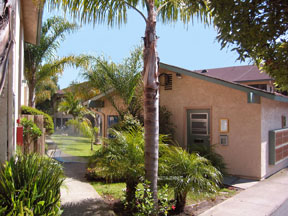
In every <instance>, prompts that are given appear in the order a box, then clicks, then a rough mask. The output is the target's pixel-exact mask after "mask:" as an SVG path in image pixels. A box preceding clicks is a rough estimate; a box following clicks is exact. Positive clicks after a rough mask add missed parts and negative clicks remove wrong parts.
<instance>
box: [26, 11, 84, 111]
mask: <svg viewBox="0 0 288 216" xmlns="http://www.w3.org/2000/svg"><path fill="white" fill-rule="evenodd" d="M76 29H77V25H76V24H73V23H69V22H68V21H65V20H64V19H63V18H60V17H52V18H49V19H47V21H46V22H45V23H44V25H43V26H42V29H41V39H40V44H39V45H33V44H28V43H26V44H25V51H24V52H25V70H24V75H25V78H26V80H27V82H28V83H27V84H28V87H29V102H28V104H29V106H32V107H35V102H36V100H35V89H36V88H37V87H39V85H41V84H42V82H43V81H44V80H47V79H49V77H51V76H54V75H56V74H59V73H62V72H63V70H64V67H65V66H67V65H69V66H71V65H73V66H76V67H78V66H84V65H85V63H86V60H87V58H86V56H67V57H63V58H57V57H56V55H55V52H56V50H57V49H58V48H59V46H60V42H61V41H63V40H64V39H65V33H71V32H73V31H75V30H76Z"/></svg>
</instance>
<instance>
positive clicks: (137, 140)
mask: <svg viewBox="0 0 288 216" xmlns="http://www.w3.org/2000/svg"><path fill="white" fill-rule="evenodd" d="M111 131H112V133H113V135H114V136H115V138H113V139H108V138H107V139H104V142H105V143H106V145H105V146H102V148H101V149H100V150H98V151H97V152H96V153H95V154H94V155H93V156H92V161H93V163H94V166H95V167H99V169H98V170H97V174H98V175H99V176H103V177H104V178H105V179H106V180H107V181H111V180H113V179H121V180H123V181H125V183H126V201H127V203H128V206H129V209H130V207H131V205H132V203H133V201H134V198H135V192H136V187H137V185H138V183H139V182H140V180H141V178H143V177H144V138H143V130H134V129H132V128H131V129H130V131H122V132H119V131H116V130H113V129H112V130H111ZM131 208H132V207H131Z"/></svg>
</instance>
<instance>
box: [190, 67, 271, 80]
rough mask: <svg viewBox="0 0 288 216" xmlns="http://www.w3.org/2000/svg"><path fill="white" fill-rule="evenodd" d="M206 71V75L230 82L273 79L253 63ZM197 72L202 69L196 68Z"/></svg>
mask: <svg viewBox="0 0 288 216" xmlns="http://www.w3.org/2000/svg"><path fill="white" fill-rule="evenodd" d="M206 71H207V72H206V73H204V74H205V75H209V76H212V77H215V78H219V79H223V80H227V81H230V82H248V81H262V80H272V78H271V77H270V76H269V75H268V74H266V73H265V72H262V71H260V70H259V69H258V68H257V66H253V65H245V66H234V67H224V68H215V69H207V70H206ZM196 72H197V73H202V70H196Z"/></svg>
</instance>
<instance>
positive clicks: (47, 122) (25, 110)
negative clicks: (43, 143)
mask: <svg viewBox="0 0 288 216" xmlns="http://www.w3.org/2000/svg"><path fill="white" fill-rule="evenodd" d="M21 113H22V114H27V115H29V114H30V115H43V116H44V127H45V128H46V133H47V134H49V135H50V134H53V133H54V123H53V120H52V118H51V116H50V115H48V114H47V113H44V112H42V111H40V110H38V109H35V108H33V107H28V106H21Z"/></svg>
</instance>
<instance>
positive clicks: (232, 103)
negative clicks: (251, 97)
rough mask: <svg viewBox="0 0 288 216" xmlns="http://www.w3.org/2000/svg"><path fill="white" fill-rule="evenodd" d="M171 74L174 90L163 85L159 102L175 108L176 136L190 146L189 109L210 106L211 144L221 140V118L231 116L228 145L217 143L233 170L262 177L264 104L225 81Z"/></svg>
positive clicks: (230, 169) (182, 144)
mask: <svg viewBox="0 0 288 216" xmlns="http://www.w3.org/2000/svg"><path fill="white" fill-rule="evenodd" d="M161 72H165V73H168V74H172V80H173V81H172V83H173V84H172V90H164V87H160V105H165V106H166V107H167V109H168V110H169V111H170V112H172V121H173V123H174V124H175V125H176V127H177V128H176V134H175V138H176V140H177V141H178V142H179V144H181V146H183V147H187V140H186V139H187V128H186V127H187V126H186V122H187V120H186V110H187V109H210V112H211V124H210V127H211V128H210V129H211V144H218V143H219V135H220V133H219V121H220V119H221V118H228V119H229V132H228V133H225V134H227V135H228V139H229V144H228V146H220V145H219V144H218V145H217V148H216V150H217V152H219V153H220V154H221V155H222V156H223V157H224V159H225V162H226V164H227V166H228V172H229V173H230V174H234V175H239V176H246V177H250V178H255V179H259V178H261V104H251V103H247V93H245V92H242V91H239V90H235V89H232V88H229V87H225V86H223V85H218V84H214V83H212V82H208V81H204V80H200V79H196V78H193V77H190V76H185V75H182V78H181V79H178V78H177V77H176V74H175V73H171V72H170V71H167V70H163V69H162V70H161Z"/></svg>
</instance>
